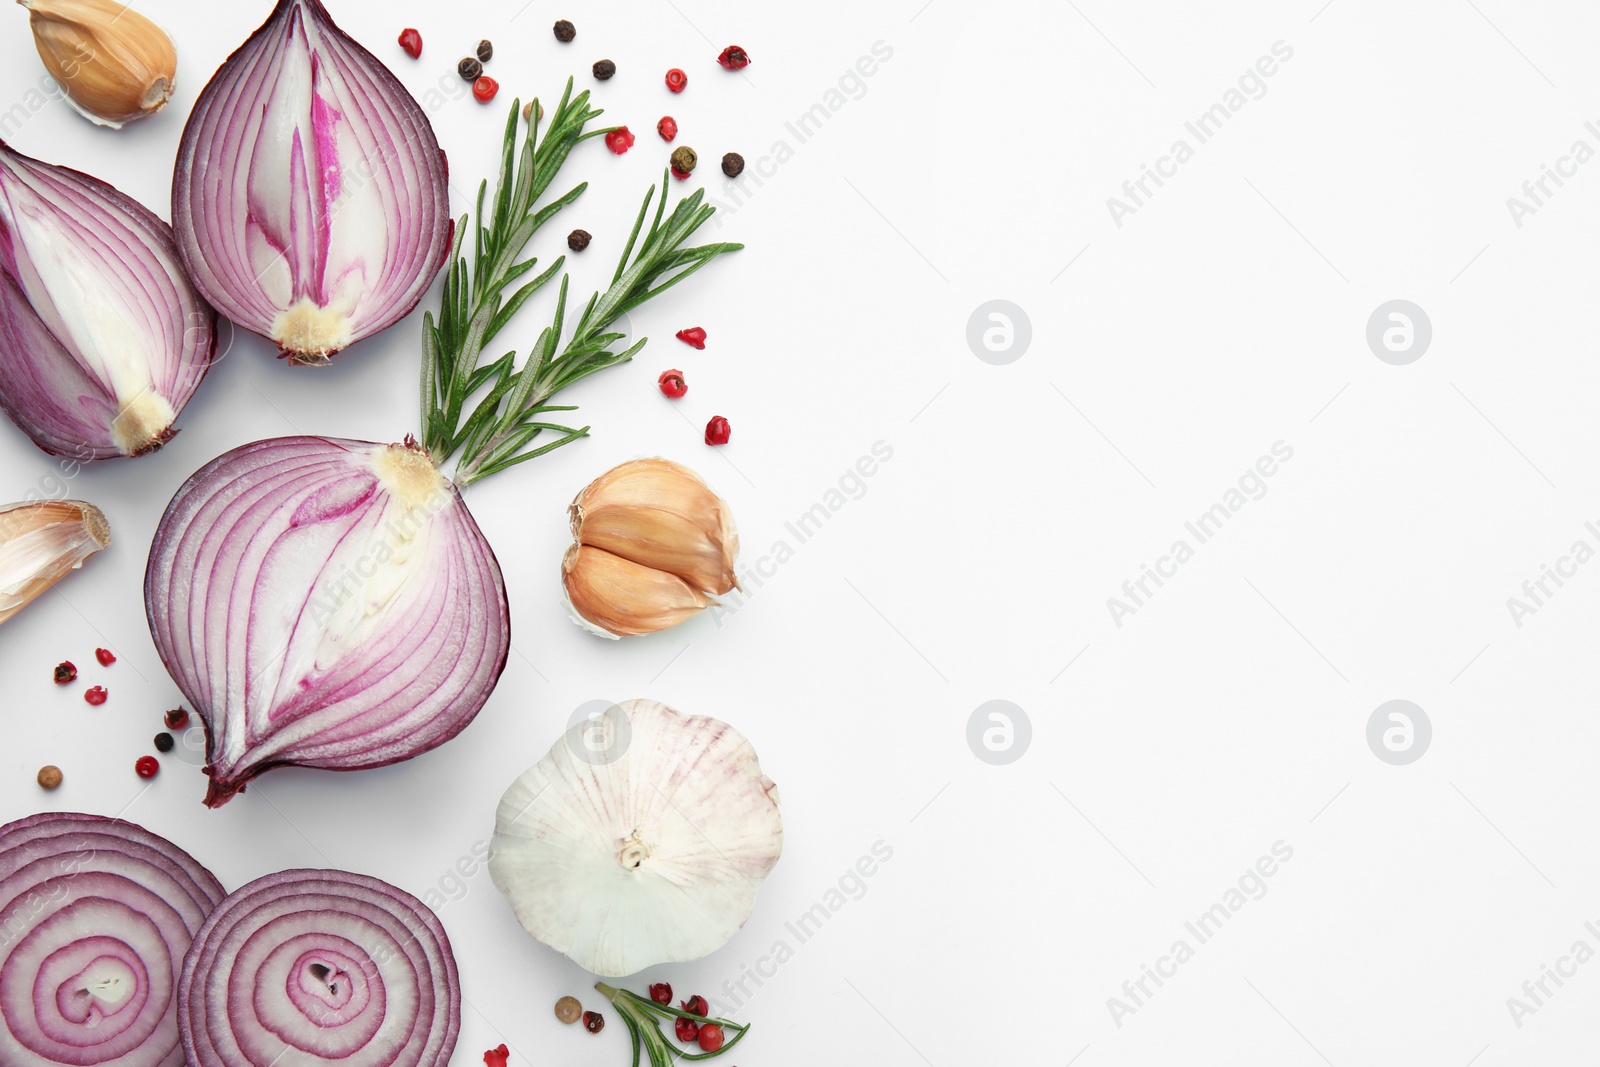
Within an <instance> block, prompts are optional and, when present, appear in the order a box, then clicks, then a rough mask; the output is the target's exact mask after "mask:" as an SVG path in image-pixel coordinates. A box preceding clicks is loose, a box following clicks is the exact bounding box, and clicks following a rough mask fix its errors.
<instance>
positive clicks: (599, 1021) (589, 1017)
mask: <svg viewBox="0 0 1600 1067" xmlns="http://www.w3.org/2000/svg"><path fill="white" fill-rule="evenodd" d="M583 1028H584V1029H585V1030H587V1031H589V1032H590V1033H591V1034H598V1033H599V1032H600V1031H602V1030H604V1029H605V1028H606V1017H605V1016H604V1015H601V1014H600V1013H599V1012H597V1011H586V1012H584V1013H583Z"/></svg>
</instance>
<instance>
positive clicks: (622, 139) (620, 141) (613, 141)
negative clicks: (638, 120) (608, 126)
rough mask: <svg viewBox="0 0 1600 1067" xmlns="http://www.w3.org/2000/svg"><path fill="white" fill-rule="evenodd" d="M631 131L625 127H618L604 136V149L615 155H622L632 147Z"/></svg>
mask: <svg viewBox="0 0 1600 1067" xmlns="http://www.w3.org/2000/svg"><path fill="white" fill-rule="evenodd" d="M633 140H634V138H633V131H632V130H630V129H628V127H626V126H618V127H617V128H616V129H614V130H612V131H611V132H609V133H607V134H606V147H607V148H609V149H611V151H613V152H615V153H616V154H617V155H619V156H620V155H622V153H624V152H626V151H627V150H628V149H630V148H632V147H633Z"/></svg>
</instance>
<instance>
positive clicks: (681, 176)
mask: <svg viewBox="0 0 1600 1067" xmlns="http://www.w3.org/2000/svg"><path fill="white" fill-rule="evenodd" d="M672 176H673V177H674V178H676V179H678V180H679V181H680V182H681V181H684V180H685V179H687V178H688V177H689V172H688V171H686V170H683V169H681V168H679V167H677V166H674V167H672Z"/></svg>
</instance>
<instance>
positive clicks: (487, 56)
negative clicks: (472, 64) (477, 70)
mask: <svg viewBox="0 0 1600 1067" xmlns="http://www.w3.org/2000/svg"><path fill="white" fill-rule="evenodd" d="M493 58H494V45H492V44H490V43H489V39H488V38H487V37H485V38H484V39H483V40H481V41H479V42H478V59H479V60H481V61H482V62H484V63H487V62H489V60H491V59H493Z"/></svg>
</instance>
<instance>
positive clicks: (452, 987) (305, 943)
mask: <svg viewBox="0 0 1600 1067" xmlns="http://www.w3.org/2000/svg"><path fill="white" fill-rule="evenodd" d="M178 1025H179V1027H180V1029H181V1031H182V1035H183V1050H184V1052H185V1053H186V1055H187V1057H188V1063H189V1065H190V1067H246V1065H248V1067H269V1065H274V1064H275V1065H278V1067H313V1065H315V1064H322V1063H338V1064H344V1065H346V1067H368V1065H371V1067H379V1065H381V1067H446V1065H447V1064H448V1063H449V1062H450V1053H451V1052H452V1050H454V1048H455V1044H456V1036H457V1034H458V1033H459V1032H460V1029H461V984H460V981H459V978H458V976H457V973H456V961H455V956H454V955H453V954H452V953H451V951H450V938H449V937H448V936H447V935H446V934H445V932H444V927H443V926H442V925H440V923H439V919H438V917H437V916H435V915H434V914H433V912H432V911H430V910H428V907H427V905H425V904H423V903H422V901H420V900H418V899H417V898H416V897H414V896H412V895H411V894H410V893H407V892H405V891H404V890H402V889H397V888H395V887H394V886H392V885H389V884H388V883H387V882H382V881H379V880H378V879H376V878H369V877H367V876H366V875H360V874H349V873H346V872H344V871H284V872H283V873H281V874H269V875H267V876H266V877H265V878H258V879H256V880H255V881H254V882H251V883H250V884H249V885H246V886H244V887H243V888H241V889H240V890H239V891H238V892H236V893H234V894H233V895H232V896H230V897H228V899H227V900H225V901H223V903H222V906H221V907H219V908H217V910H216V911H215V912H213V913H212V915H211V918H210V919H209V920H208V921H207V922H206V924H205V926H204V927H202V928H201V930H200V932H199V934H197V935H196V936H195V940H194V947H193V949H192V950H191V951H190V952H189V957H188V959H187V960H185V961H184V966H183V977H182V979H181V980H180V982H179V985H178Z"/></svg>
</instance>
